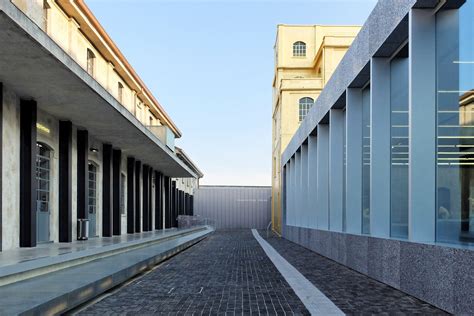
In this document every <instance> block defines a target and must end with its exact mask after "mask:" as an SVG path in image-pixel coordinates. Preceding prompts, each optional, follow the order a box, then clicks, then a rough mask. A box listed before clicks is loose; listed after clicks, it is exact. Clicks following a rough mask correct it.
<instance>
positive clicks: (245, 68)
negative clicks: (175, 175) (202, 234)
mask: <svg viewBox="0 0 474 316" xmlns="http://www.w3.org/2000/svg"><path fill="white" fill-rule="evenodd" d="M86 3H87V4H88V6H89V7H90V9H91V10H92V12H93V13H94V14H95V15H96V17H97V18H98V20H99V21H100V22H101V24H102V26H103V27H104V28H105V30H106V31H107V32H108V33H109V35H110V36H111V37H112V39H113V40H114V42H115V43H116V44H117V46H118V47H119V48H120V50H121V51H122V53H123V54H124V55H125V57H126V58H127V60H128V61H129V62H130V64H131V65H132V66H133V67H134V69H135V70H136V71H137V73H138V74H139V75H140V77H141V78H142V79H143V81H144V82H145V83H146V85H147V86H148V88H149V89H150V90H151V91H152V92H153V94H154V96H155V97H156V98H157V99H158V100H159V102H160V104H161V105H162V106H163V107H164V108H165V110H166V112H167V113H168V114H169V115H170V116H171V118H172V120H173V121H174V123H175V124H176V125H177V126H178V128H179V129H180V130H181V131H182V133H183V136H182V137H181V138H180V139H177V140H176V145H178V146H179V147H181V148H183V149H184V150H185V152H186V153H187V154H188V155H189V156H190V157H191V159H192V160H193V161H194V162H195V163H196V164H197V165H198V167H199V168H200V169H201V171H203V173H204V178H203V179H202V180H201V184H215V185H217V184H219V185H270V184H271V136H272V126H271V122H272V120H271V116H272V114H271V112H272V78H273V72H274V60H273V56H274V54H273V45H274V42H275V36H276V26H277V24H281V23H283V24H342V25H344V24H347V25H362V24H363V23H364V21H365V20H366V19H367V17H368V15H369V14H370V12H371V11H372V9H373V7H374V5H375V3H376V1H375V0H254V1H250V0H240V1H239V0H86Z"/></svg>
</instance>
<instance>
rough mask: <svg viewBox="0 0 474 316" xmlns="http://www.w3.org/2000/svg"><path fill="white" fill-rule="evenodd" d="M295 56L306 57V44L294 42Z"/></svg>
mask: <svg viewBox="0 0 474 316" xmlns="http://www.w3.org/2000/svg"><path fill="white" fill-rule="evenodd" d="M293 56H295V57H305V56H306V43H305V42H301V41H298V42H294V43H293Z"/></svg>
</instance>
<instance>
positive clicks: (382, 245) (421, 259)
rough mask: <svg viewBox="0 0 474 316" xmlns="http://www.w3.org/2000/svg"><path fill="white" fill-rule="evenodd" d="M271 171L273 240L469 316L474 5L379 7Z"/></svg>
mask: <svg viewBox="0 0 474 316" xmlns="http://www.w3.org/2000/svg"><path fill="white" fill-rule="evenodd" d="M394 6H396V9H395V8H394ZM397 14H398V15H397ZM381 21H384V22H383V23H381ZM341 120H342V121H343V123H341ZM328 131H329V132H328ZM341 133H342V134H343V135H341ZM305 144H309V150H302V148H303V147H304V146H305ZM328 144H329V145H328ZM299 161H305V164H303V165H301V164H300V163H299ZM281 167H282V171H283V174H284V180H283V186H282V189H283V196H282V208H283V214H284V220H283V230H282V231H283V237H285V238H287V239H289V240H291V241H293V242H295V243H298V244H300V245H302V246H304V247H307V248H309V249H311V250H314V251H316V252H317V253H319V254H321V255H323V256H326V257H328V258H330V259H332V260H334V261H336V262H339V263H341V264H343V265H346V266H349V267H350V268H351V269H354V270H356V271H358V272H360V273H363V274H366V275H369V276H370V277H372V278H374V279H376V280H379V281H380V282H384V283H387V284H389V285H390V286H393V287H396V288H398V289H401V290H402V291H405V292H407V293H409V294H410V295H413V296H416V297H418V298H421V299H423V300H425V301H427V302H429V303H431V304H434V305H436V306H438V307H440V308H443V309H444V310H446V311H449V312H451V313H455V314H474V304H472V297H473V295H474V292H473V291H472V290H471V289H473V288H474V278H471V277H467V276H468V275H469V272H468V270H469V269H470V267H471V266H472V262H473V260H474V251H473V249H474V248H473V247H474V1H458V0H446V1H408V0H406V1H405V0H402V1H397V2H396V4H395V2H394V1H379V2H378V4H377V6H376V8H375V9H374V11H373V12H372V14H371V15H370V16H369V19H368V21H367V23H366V25H364V27H363V28H362V29H361V31H360V33H359V35H358V36H357V38H356V39H355V40H354V42H353V44H352V46H351V47H350V48H349V50H348V51H347V53H346V55H345V56H344V58H343V59H342V61H341V63H340V64H339V66H338V68H337V69H336V70H335V72H334V74H333V75H332V77H331V79H330V80H329V82H328V84H327V85H326V87H325V88H324V90H323V91H322V93H321V95H320V96H319V98H318V99H317V100H316V102H315V106H314V107H313V108H312V109H311V110H310V111H309V112H308V114H307V115H306V118H305V119H304V120H303V121H302V122H301V125H300V127H299V129H298V130H297V131H296V133H295V135H294V137H293V138H292V140H291V141H290V143H289V144H288V146H287V148H286V150H285V152H284V153H283V155H282V159H281ZM295 167H296V169H295ZM294 170H297V171H298V178H296V177H295V173H294ZM314 170H316V171H314ZM306 174H308V175H309V181H303V183H302V182H301V181H298V180H299V179H301V175H306ZM303 179H306V178H305V177H303ZM302 185H303V186H304V185H307V186H308V187H307V188H302V187H301V186H302ZM305 195H307V196H305ZM328 197H329V198H328ZM341 199H342V201H341ZM328 201H329V202H328ZM308 218H312V219H314V220H311V221H308V220H307V219H308ZM303 223H304V224H303ZM467 289H469V290H467ZM448 296H449V299H448Z"/></svg>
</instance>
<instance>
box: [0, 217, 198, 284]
mask: <svg viewBox="0 0 474 316" xmlns="http://www.w3.org/2000/svg"><path fill="white" fill-rule="evenodd" d="M205 229H206V227H204V226H201V227H196V228H190V229H185V230H179V231H174V232H170V233H168V234H163V235H162V236H152V237H149V238H143V239H138V240H133V241H129V242H123V243H117V244H111V245H106V246H102V247H97V248H91V249H86V250H82V251H77V252H71V253H66V254H62V255H57V256H51V257H45V258H39V259H35V260H30V261H26V262H20V263H16V264H12V265H7V266H4V267H0V286H3V285H7V284H10V283H14V282H18V281H22V280H26V279H29V278H33V277H37V276H40V275H43V274H46V273H50V272H54V271H59V270H62V269H66V268H70V267H73V266H76V265H80V264H84V263H87V262H90V261H93V260H96V259H100V258H105V257H108V256H113V255H117V254H120V253H123V252H126V251H131V250H135V249H139V248H143V247H148V246H150V245H153V244H157V243H161V242H164V241H166V240H169V239H173V238H177V237H180V236H186V235H188V234H192V233H195V232H199V231H203V230H205Z"/></svg>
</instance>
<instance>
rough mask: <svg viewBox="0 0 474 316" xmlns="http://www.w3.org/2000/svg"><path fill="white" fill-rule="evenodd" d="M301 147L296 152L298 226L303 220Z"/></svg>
mask: <svg viewBox="0 0 474 316" xmlns="http://www.w3.org/2000/svg"><path fill="white" fill-rule="evenodd" d="M301 187H302V185H301V148H300V149H298V150H297V151H296V153H295V205H296V207H295V221H296V223H295V224H296V226H301V222H302V218H301V215H302V203H301V202H302V200H303V199H302V194H301Z"/></svg>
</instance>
